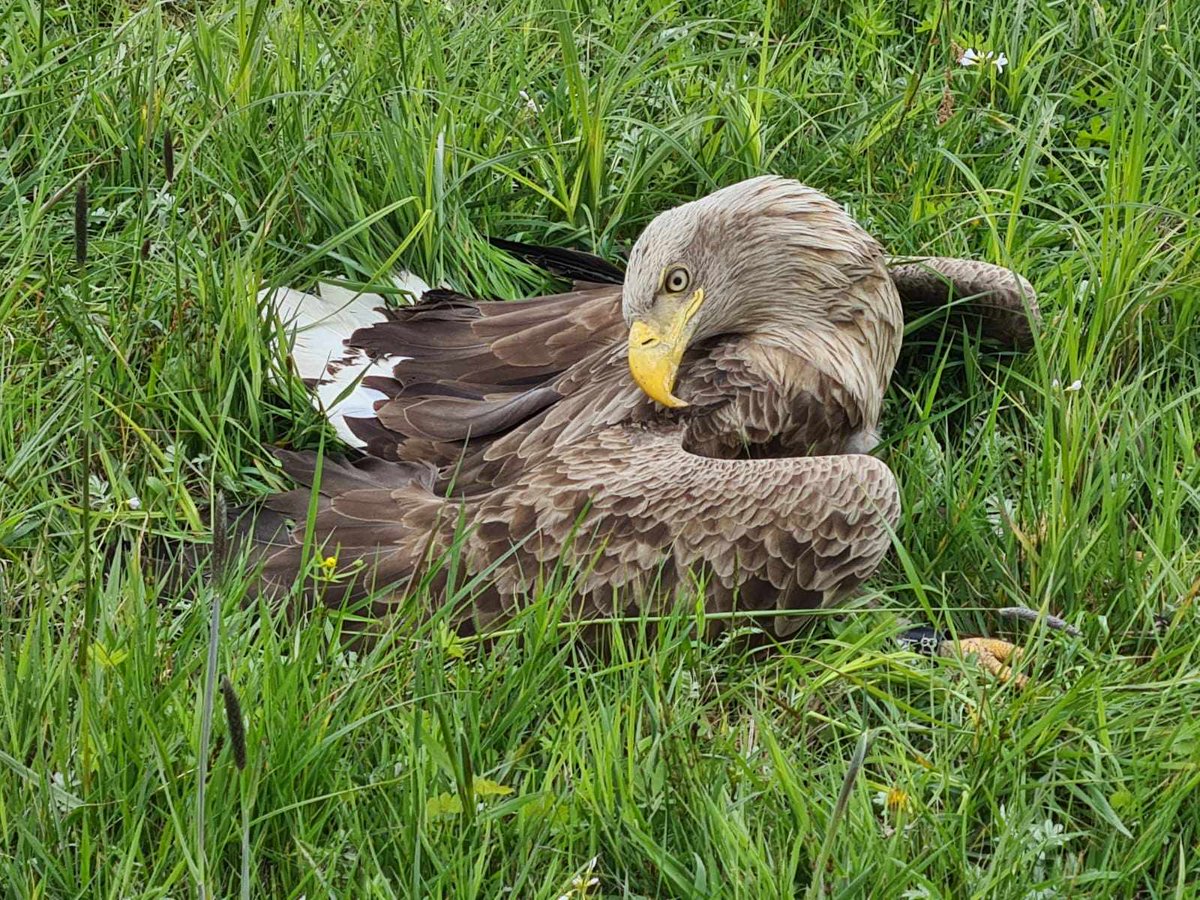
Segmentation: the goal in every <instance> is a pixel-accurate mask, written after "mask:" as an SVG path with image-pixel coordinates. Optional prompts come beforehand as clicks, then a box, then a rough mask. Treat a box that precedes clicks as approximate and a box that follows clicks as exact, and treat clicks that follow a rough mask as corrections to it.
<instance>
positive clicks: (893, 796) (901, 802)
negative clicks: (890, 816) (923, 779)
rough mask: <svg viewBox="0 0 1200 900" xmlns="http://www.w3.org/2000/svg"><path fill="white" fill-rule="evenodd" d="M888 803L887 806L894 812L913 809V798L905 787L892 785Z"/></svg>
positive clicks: (888, 794)
mask: <svg viewBox="0 0 1200 900" xmlns="http://www.w3.org/2000/svg"><path fill="white" fill-rule="evenodd" d="M886 803H887V808H888V809H890V810H891V811H892V812H910V811H911V810H912V798H911V797H910V796H909V795H908V791H906V790H904V789H903V788H898V787H892V788H891V789H890V790H889V791H888V792H887V800H886Z"/></svg>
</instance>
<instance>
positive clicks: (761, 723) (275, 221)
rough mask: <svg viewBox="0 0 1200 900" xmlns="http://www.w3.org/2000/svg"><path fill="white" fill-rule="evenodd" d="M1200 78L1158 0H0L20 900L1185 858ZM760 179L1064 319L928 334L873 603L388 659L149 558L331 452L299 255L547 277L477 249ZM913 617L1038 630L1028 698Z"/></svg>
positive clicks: (2, 359)
mask: <svg viewBox="0 0 1200 900" xmlns="http://www.w3.org/2000/svg"><path fill="white" fill-rule="evenodd" d="M967 48H970V49H972V50H974V51H975V52H976V54H977V55H979V56H982V59H981V60H980V61H979V62H978V63H977V64H976V65H973V66H963V65H960V64H959V57H960V55H961V54H962V53H963V52H964V51H965V50H966V49H967ZM989 50H990V51H993V53H995V54H999V53H1001V52H1002V53H1003V54H1004V55H1005V60H1006V63H1007V64H1006V65H1004V66H999V65H997V62H996V61H997V60H998V59H999V56H998V55H996V56H993V57H992V58H991V59H988V58H987V57H986V52H987V51H989ZM1198 109H1200V6H1196V5H1194V4H1190V3H1183V2H1176V3H1172V2H1166V0H1145V2H1141V0H1139V2H1134V0H1127V2H1115V0H1088V2H1076V0H1013V2H1009V3H1002V4H1001V3H992V2H984V0H910V2H884V0H824V2H820V3H815V4H802V3H794V2H791V0H786V2H784V0H723V2H711V3H705V2H679V0H648V2H646V3H637V4H634V3H617V2H613V3H605V2H588V0H520V2H516V0H494V2H466V0H394V2H360V3H345V2H339V0H327V2H302V0H277V2H274V3H268V2H266V0H257V2H255V0H213V2H167V0H162V2H140V0H80V2H74V3H71V4H47V3H35V2H33V0H0V615H2V616H3V625H2V627H0V772H2V775H0V893H2V894H3V896H4V897H11V898H59V897H75V896H86V897H97V898H99V897H111V898H133V897H163V898H166V897H182V896H187V895H190V894H192V893H193V892H195V891H196V886H197V885H198V884H204V885H205V886H206V888H207V895H208V896H217V897H226V896H236V895H239V894H240V895H242V896H261V897H281V898H282V897H287V898H300V897H309V898H312V897H325V896H347V897H348V896H354V897H368V896H369V897H399V896H413V897H451V896H454V897H459V896H463V897H466V896H471V897H489V898H492V897H505V896H511V897H547V898H557V897H562V896H564V895H565V896H567V897H570V898H572V900H581V898H584V897H599V896H631V897H710V896H711V897H754V898H758V897H792V896H798V895H804V894H808V895H809V896H813V897H816V896H836V897H859V896H868V895H870V896H875V897H896V898H917V897H947V898H950V897H954V898H961V897H1013V898H1034V897H1059V896H1061V897H1068V896H1070V897H1083V896H1111V897H1133V896H1140V897H1191V896H1195V895H1196V889H1195V887H1194V885H1195V884H1196V883H1197V882H1198V881H1200V852H1198V851H1200V801H1198V799H1197V797H1198V788H1200V721H1198V720H1197V718H1196V715H1195V711H1196V709H1197V708H1200V674H1198V659H1197V640H1198V637H1200V620H1198V617H1197V612H1196V596H1197V592H1198V590H1200V547H1198V546H1197V543H1196V533H1197V525H1198V523H1200V466H1198V465H1197V454H1198V451H1200V415H1198V413H1197V409H1198V404H1197V400H1198V396H1200V387H1198V386H1197V380H1196V372H1197V370H1198V368H1200V290H1198V288H1200V269H1198V267H1197V251H1198V248H1200V166H1198V163H1197V161H1198V159H1200V116H1198V114H1197V110H1198ZM168 147H169V149H168ZM763 172H774V173H779V174H784V175H788V176H793V177H796V178H799V179H801V180H803V181H805V182H807V183H809V184H812V185H814V186H816V187H819V188H821V189H822V190H824V191H826V192H827V193H829V194H830V195H832V196H833V197H835V198H837V199H838V200H839V201H841V202H844V203H845V204H846V206H847V207H848V208H849V209H850V210H851V211H852V212H853V214H854V215H855V216H856V217H857V218H858V220H859V221H860V222H861V223H862V224H863V225H864V226H865V227H866V228H867V229H868V230H870V231H871V232H872V233H873V234H874V235H875V236H877V237H878V238H879V239H880V240H881V241H882V242H883V243H884V244H885V246H886V247H887V248H888V250H889V251H890V252H891V253H894V254H897V255H901V254H921V253H936V254H942V255H960V256H971V257H977V258H981V259H986V260H988V261H991V262H998V263H1003V264H1006V265H1010V266H1012V267H1013V268H1015V269H1017V270H1018V271H1020V272H1022V273H1023V274H1025V275H1026V276H1028V277H1029V278H1030V279H1031V280H1032V281H1033V283H1034V285H1035V286H1036V288H1037V289H1038V291H1039V293H1040V297H1041V302H1042V305H1043V308H1044V310H1045V313H1046V326H1045V329H1044V333H1043V335H1042V338H1041V340H1040V341H1039V343H1038V346H1037V347H1036V349H1035V351H1034V352H1032V353H1031V354H1029V355H1027V356H1024V357H999V356H997V355H995V354H990V353H987V352H984V351H982V350H981V349H980V348H979V346H978V345H977V342H976V341H975V340H974V339H973V338H972V337H970V336H969V335H964V334H962V333H960V332H945V333H943V332H940V331H937V330H935V331H934V332H933V333H932V334H930V333H929V332H924V333H923V334H922V336H921V338H920V339H919V340H918V339H916V338H915V337H914V340H913V342H912V343H911V344H910V346H909V348H908V349H907V350H906V351H905V354H904V356H903V358H902V361H901V366H900V368H899V369H898V371H897V375H896V378H895V380H894V384H893V388H892V390H891V392H890V399H889V409H888V413H887V418H886V422H885V426H884V432H885V442H884V445H883V446H882V447H881V448H880V450H879V453H880V454H881V456H882V457H883V458H885V459H886V460H887V461H888V462H889V464H890V465H891V466H892V468H893V469H894V470H895V472H896V473H897V476H898V478H899V481H900V484H901V488H902V492H903V500H904V513H903V519H902V522H901V525H900V528H899V531H898V534H897V536H896V548H895V550H894V552H893V553H892V554H891V555H890V557H889V559H888V561H887V562H886V563H885V565H884V566H883V567H882V568H881V570H880V571H879V573H878V574H877V575H876V576H875V577H874V578H873V579H872V580H871V582H870V583H869V584H870V590H869V591H868V592H867V593H866V595H865V596H864V597H863V598H862V599H861V600H860V601H859V602H858V603H857V604H856V605H855V607H854V608H853V609H852V610H851V611H849V612H848V613H846V614H843V615H839V616H832V617H829V618H827V619H826V620H823V621H822V622H820V623H818V625H817V626H816V627H815V629H814V630H813V631H812V632H811V634H810V636H808V637H806V638H804V639H802V640H800V641H799V642H797V643H795V644H793V645H791V646H789V647H787V648H785V649H784V650H783V651H782V652H777V653H775V654H773V655H766V656H764V655H758V654H754V653H751V652H749V651H747V650H745V649H743V648H739V647H738V646H736V645H715V646H714V645H710V644H705V643H703V642H698V641H695V640H694V639H693V637H692V628H691V626H692V625H693V624H694V617H693V616H690V615H688V614H686V613H685V614H681V615H680V617H679V618H678V620H677V621H673V622H669V623H667V624H666V625H665V626H664V627H662V628H661V629H659V630H657V631H656V632H654V634H653V636H652V637H651V636H647V635H646V633H645V632H644V631H639V630H638V629H637V628H634V629H632V630H631V631H630V632H628V633H627V634H626V638H625V640H624V642H623V643H622V644H621V645H620V646H619V647H618V648H617V649H616V651H615V652H614V654H613V657H612V659H609V660H607V661H604V662H595V661H593V662H581V661H580V660H579V659H578V658H577V657H576V655H575V654H574V653H573V652H572V648H571V641H570V638H571V633H572V629H571V627H570V626H565V625H562V623H561V622H559V621H558V618H557V615H558V611H559V610H560V609H561V601H562V599H563V593H564V591H565V589H560V590H558V591H547V596H546V597H544V598H542V601H541V602H539V603H537V604H536V605H534V606H533V607H532V608H531V609H530V610H529V611H527V612H526V613H525V614H524V615H522V617H521V618H520V619H519V620H518V621H517V622H516V623H515V625H514V627H513V628H512V629H511V630H510V631H508V632H506V633H505V634H504V635H503V636H501V637H500V638H499V639H497V640H494V641H491V642H489V643H486V644H481V643H475V642H471V641H464V640H461V639H457V638H455V637H453V636H451V635H450V634H449V633H448V632H447V631H446V630H445V629H444V628H439V627H438V626H437V624H436V623H434V624H432V625H429V626H425V627H420V628H419V627H417V625H416V624H415V609H410V610H407V611H401V612H400V613H399V614H398V615H397V616H396V618H395V620H394V622H393V623H392V624H393V629H394V633H395V635H396V639H395V640H394V641H391V642H385V643H383V644H380V645H379V646H377V647H376V648H374V649H373V650H370V651H364V652H361V653H355V652H348V651H346V650H344V649H343V647H342V644H341V642H340V641H339V640H338V638H337V631H338V628H339V621H338V619H337V617H336V616H333V615H327V614H321V615H314V616H312V617H309V618H306V619H304V620H302V621H298V622H289V621H282V620H281V619H280V617H279V616H278V614H276V613H275V612H273V611H272V610H269V609H265V608H261V607H258V606H251V607H249V608H243V604H242V602H241V601H242V591H243V585H242V583H241V579H240V577H238V575H237V573H234V575H232V576H231V577H228V578H225V579H223V580H218V582H217V584H216V585H215V586H214V587H212V588H209V587H204V586H200V587H197V586H196V585H195V584H193V585H192V586H191V587H190V588H186V589H185V588H181V587H180V586H178V585H173V584H169V583H167V582H166V580H165V579H164V578H163V577H162V575H161V573H160V572H158V571H156V569H155V566H154V565H153V556H154V552H155V548H156V547H158V546H160V545H161V544H162V543H164V542H172V541H178V540H182V539H189V540H197V541H201V542H203V541H205V540H207V538H208V535H207V531H206V529H205V527H204V525H203V522H204V518H205V513H206V510H207V508H208V504H209V503H210V498H211V497H213V496H214V495H215V494H216V493H217V492H224V493H225V494H226V495H227V496H228V497H229V498H230V501H231V502H244V501H248V500H251V499H252V498H254V497H255V496H258V495H260V494H262V493H263V492H265V491H268V490H271V489H275V488H278V487H281V486H282V481H281V478H280V476H279V474H278V472H277V468H276V466H275V464H274V463H273V461H272V458H271V457H270V456H269V453H268V452H267V449H266V448H267V447H268V446H269V445H272V444H275V445H283V446H291V447H316V446H320V445H322V444H323V445H324V446H327V447H333V445H334V443H335V438H334V436H333V434H332V432H331V431H329V430H328V429H327V427H326V426H325V424H324V423H323V420H322V419H321V417H320V415H319V414H317V413H316V412H314V411H313V410H311V409H310V408H309V406H308V404H307V401H306V397H305V393H304V388H303V386H302V385H301V384H299V383H298V382H296V381H295V380H294V379H284V380H282V381H280V380H278V379H276V378H273V377H272V372H273V371H277V370H278V369H279V368H280V366H281V362H282V360H281V357H280V354H279V353H278V352H276V351H273V350H271V348H270V345H269V342H268V337H269V330H268V329H267V328H266V327H265V326H264V324H263V322H262V319H261V317H260V314H259V310H258V308H257V300H256V295H257V291H258V289H259V287H260V286H262V285H264V284H268V285H270V284H294V285H297V286H308V285H311V284H313V283H314V282H315V280H316V279H317V278H318V277H320V276H326V277H328V276H336V277H341V278H346V279H349V280H352V281H355V282H357V283H360V284H376V285H377V284H379V283H380V282H382V281H383V280H385V279H386V275H387V273H389V272H390V271H392V270H394V269H397V268H401V267H407V268H410V269H413V270H415V271H417V272H419V273H421V274H422V275H424V276H425V277H426V278H427V279H429V280H430V281H436V280H441V279H445V280H446V281H448V282H449V283H450V284H452V285H453V286H454V287H456V288H458V289H461V290H465V291H469V292H475V293H478V294H480V295H494V296H501V297H516V296H521V295H524V294H528V293H530V292H536V291H541V290H544V289H546V288H548V287H550V283H549V282H548V281H547V279H546V277H545V276H544V275H542V274H541V273H538V272H536V271H534V270H532V269H529V268H527V267H525V266H523V265H521V264H519V263H517V262H516V261H514V260H513V259H511V258H509V257H507V256H505V255H504V254H502V253H500V252H498V251H496V250H494V249H493V248H491V247H490V246H489V245H488V244H487V242H486V236H487V235H497V236H506V237H516V238H521V239H526V240H532V241H538V242H546V243H555V244H565V245H570V246H577V247H587V248H592V249H595V250H596V251H597V252H600V253H604V254H610V255H617V254H619V253H621V252H622V251H623V250H625V249H626V248H627V247H628V246H629V244H630V243H631V242H632V240H633V239H634V238H635V237H636V235H637V233H638V231H639V229H640V228H641V227H642V226H643V225H644V224H645V223H646V222H647V221H648V220H649V219H650V218H651V217H652V216H653V215H654V214H655V213H656V212H657V211H659V210H662V209H664V208H666V207H668V206H670V205H672V204H675V203H677V202H680V201H682V200H685V199H690V198H693V197H696V196H698V195H700V194H703V193H706V192H708V191H710V190H712V189H714V188H716V187H718V186H721V185H724V184H728V183H731V182H734V181H736V180H739V179H742V178H744V177H747V176H751V175H754V174H758V173H763ZM83 192H86V198H84V197H83V196H82V193H83ZM77 196H78V197H79V199H80V200H81V201H84V200H86V203H81V207H82V206H86V213H87V217H86V223H81V224H86V234H87V241H86V247H84V246H77V245H76V236H75V234H76V223H75V222H74V217H75V211H74V209H73V207H74V205H75V201H76V198H77ZM77 255H78V256H79V257H80V258H81V261H77V259H76V257H77ZM214 595H215V596H216V597H217V599H218V603H219V605H220V609H221V630H220V638H219V643H218V654H217V671H218V672H219V673H221V674H224V675H227V676H228V677H229V679H230V682H231V684H232V685H233V686H234V688H235V689H236V691H237V693H238V695H239V696H240V700H241V706H242V712H243V714H244V720H245V739H246V760H245V763H246V764H245V768H244V769H239V768H238V767H237V765H235V759H234V753H233V748H232V747H231V743H230V740H229V729H228V726H227V724H226V720H225V718H224V716H223V713H222V709H221V702H220V696H219V695H218V696H217V698H216V713H215V717H213V716H208V715H206V714H205V686H206V677H205V672H206V655H207V653H208V648H209V627H210V621H209V600H210V598H211V597H212V596H214ZM1015 604H1023V605H1026V606H1029V607H1032V608H1034V609H1039V610H1045V611H1049V612H1053V613H1057V614H1059V615H1061V616H1063V617H1064V618H1065V619H1067V620H1068V621H1069V622H1071V623H1073V624H1074V625H1076V626H1077V627H1078V628H1079V629H1081V631H1082V636H1081V637H1080V638H1072V637H1069V636H1067V635H1065V634H1064V633H1061V632H1053V631H1049V630H1047V629H1045V628H1043V627H1030V626H1027V625H1023V624H1014V623H1013V622H1011V621H1006V620H1002V619H1000V618H998V617H997V616H996V615H995V614H994V612H993V611H994V610H995V609H996V608H998V607H1004V606H1011V605H1015ZM906 624H929V625H933V626H936V627H939V628H945V629H949V630H953V631H956V632H962V633H990V634H1007V635H1009V636H1010V637H1015V639H1016V640H1017V641H1018V642H1020V643H1021V644H1022V645H1023V646H1024V647H1025V648H1026V662H1025V663H1024V664H1023V665H1024V671H1025V672H1026V673H1027V674H1028V675H1029V676H1030V678H1031V681H1030V684H1029V686H1028V687H1026V688H1025V689H1024V690H1018V689H1016V688H1015V686H1014V685H1013V684H1011V683H1010V684H1001V683H999V682H998V681H996V680H995V679H994V678H991V677H990V676H988V675H986V674H985V673H982V672H981V671H980V670H979V669H978V667H976V666H974V665H972V664H971V663H970V662H964V661H961V660H951V659H939V660H928V659H924V658H922V657H918V656H915V655H913V654H911V653H907V652H902V651H900V650H899V649H898V648H897V646H896V645H895V643H894V642H893V640H892V638H893V636H894V635H895V634H896V633H897V632H898V631H900V630H902V629H903V628H904V627H905V626H906ZM208 725H211V749H210V752H209V753H208V754H207V755H206V756H205V757H204V759H203V765H201V761H202V760H201V750H202V746H203V745H204V743H205V741H206V739H205V737H204V733H205V731H206V728H207V727H208ZM201 782H203V783H204V784H205V785H206V791H205V792H203V793H202V792H201V791H200V790H199V784H200V783H201Z"/></svg>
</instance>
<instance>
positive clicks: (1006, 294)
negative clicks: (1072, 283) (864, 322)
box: [889, 257, 1042, 350]
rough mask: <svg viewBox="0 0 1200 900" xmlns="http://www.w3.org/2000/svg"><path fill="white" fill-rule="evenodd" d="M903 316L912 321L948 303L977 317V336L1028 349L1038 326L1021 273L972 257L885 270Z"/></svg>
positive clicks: (936, 259)
mask: <svg viewBox="0 0 1200 900" xmlns="http://www.w3.org/2000/svg"><path fill="white" fill-rule="evenodd" d="M889 271H890V274H891V276H892V280H893V281H895V282H896V288H897V289H898V290H899V292H900V299H901V300H902V301H903V303H904V317H905V318H906V319H909V320H911V319H914V318H916V317H918V316H920V315H923V314H925V313H928V312H932V311H935V310H938V309H940V308H942V307H945V306H947V305H948V304H950V303H952V302H954V301H961V302H959V303H958V305H957V306H955V307H954V309H955V311H956V314H957V315H959V316H960V317H962V318H965V319H967V320H968V321H970V320H974V321H977V322H978V323H979V325H980V333H981V335H982V336H983V337H984V338H985V339H987V340H990V341H992V342H994V343H996V344H999V345H1000V346H1002V347H1006V348H1011V349H1013V350H1028V349H1029V348H1030V347H1031V346H1033V333H1034V331H1035V330H1036V329H1037V327H1038V326H1039V325H1040V324H1041V320H1042V319H1041V311H1040V309H1039V308H1038V302H1037V293H1036V292H1035V291H1034V289H1033V285H1031V284H1030V283H1029V281H1028V280H1026V279H1025V278H1024V277H1023V276H1021V275H1018V274H1017V273H1016V272H1013V271H1011V270H1009V269H1005V268H1003V267H1002V266H994V265H992V264H990V263H985V262H979V261H978V260H973V259H953V258H947V257H933V258H930V259H922V260H920V261H916V262H910V263H904V264H900V265H893V267H892V268H891V269H890V270H889Z"/></svg>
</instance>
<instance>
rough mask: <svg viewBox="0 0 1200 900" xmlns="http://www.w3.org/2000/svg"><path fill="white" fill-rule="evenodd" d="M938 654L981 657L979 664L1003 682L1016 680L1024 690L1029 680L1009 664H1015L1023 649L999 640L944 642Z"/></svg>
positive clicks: (974, 638)
mask: <svg viewBox="0 0 1200 900" xmlns="http://www.w3.org/2000/svg"><path fill="white" fill-rule="evenodd" d="M938 654H939V655H941V656H970V655H972V654H974V655H975V656H977V657H979V664H980V665H981V666H983V667H984V668H985V669H987V670H988V671H989V672H991V673H992V674H993V675H995V676H996V677H997V678H999V679H1000V680H1001V681H1008V680H1009V679H1010V678H1011V679H1014V680H1015V683H1016V685H1017V687H1019V688H1023V687H1025V685H1026V684H1028V683H1029V679H1028V678H1026V677H1025V676H1024V675H1022V674H1021V673H1019V672H1017V673H1014V672H1013V670H1012V667H1011V666H1009V665H1008V663H1009V662H1015V661H1016V660H1017V658H1018V657H1019V656H1020V655H1021V648H1020V647H1018V646H1016V645H1015V644H1010V643H1009V642H1008V641H1002V640H1000V639H999V638H987V637H965V638H960V639H959V640H957V641H951V640H944V641H941V642H940V643H939V644H938Z"/></svg>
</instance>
